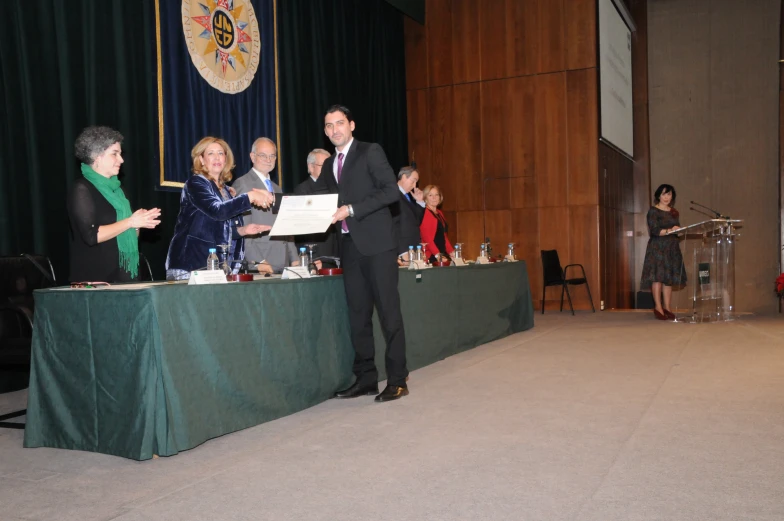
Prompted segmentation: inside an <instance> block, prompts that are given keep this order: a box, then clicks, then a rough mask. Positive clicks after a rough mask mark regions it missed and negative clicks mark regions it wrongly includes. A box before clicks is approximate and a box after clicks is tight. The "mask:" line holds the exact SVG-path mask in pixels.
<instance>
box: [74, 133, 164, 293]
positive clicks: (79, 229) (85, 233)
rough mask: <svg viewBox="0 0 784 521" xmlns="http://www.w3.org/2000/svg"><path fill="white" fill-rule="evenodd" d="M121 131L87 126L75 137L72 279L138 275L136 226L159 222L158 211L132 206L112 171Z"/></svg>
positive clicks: (152, 225)
mask: <svg viewBox="0 0 784 521" xmlns="http://www.w3.org/2000/svg"><path fill="white" fill-rule="evenodd" d="M122 140H123V136H122V134H120V133H119V132H117V131H116V130H114V129H111V128H109V127H88V128H86V129H84V131H82V133H81V134H80V135H79V137H78V138H77V139H76V144H75V146H74V148H75V151H76V157H77V158H78V159H79V160H80V161H81V162H82V176H81V177H80V178H79V179H77V180H76V181H75V182H74V184H73V186H72V187H71V191H70V193H69V194H68V218H69V219H70V221H71V273H70V276H69V280H70V281H71V282H88V281H89V282H130V281H133V280H137V279H138V275H139V245H138V235H139V229H140V228H155V227H156V226H158V224H160V222H161V221H160V220H159V218H160V216H161V211H160V209H158V208H153V209H152V210H145V209H140V210H136V211H135V212H133V213H131V205H130V203H129V202H128V199H126V197H125V193H124V192H123V190H122V188H121V187H120V180H119V179H118V178H117V175H118V174H119V173H120V165H122V164H123V158H122V148H121V146H120V145H121V143H122Z"/></svg>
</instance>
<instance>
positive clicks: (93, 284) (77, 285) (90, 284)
mask: <svg viewBox="0 0 784 521" xmlns="http://www.w3.org/2000/svg"><path fill="white" fill-rule="evenodd" d="M109 285H110V284H109V283H108V282H71V287H72V288H74V289H76V288H97V287H101V286H109Z"/></svg>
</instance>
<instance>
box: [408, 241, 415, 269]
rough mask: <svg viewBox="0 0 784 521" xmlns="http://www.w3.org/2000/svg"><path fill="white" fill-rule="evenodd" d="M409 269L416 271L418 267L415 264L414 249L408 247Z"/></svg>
mask: <svg viewBox="0 0 784 521" xmlns="http://www.w3.org/2000/svg"><path fill="white" fill-rule="evenodd" d="M408 269H410V270H415V269H416V265H415V264H414V247H413V246H409V247H408Z"/></svg>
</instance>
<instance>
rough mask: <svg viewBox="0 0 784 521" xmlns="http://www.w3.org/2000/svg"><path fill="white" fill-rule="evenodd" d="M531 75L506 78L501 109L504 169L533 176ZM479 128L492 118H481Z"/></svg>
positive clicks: (533, 91)
mask: <svg viewBox="0 0 784 521" xmlns="http://www.w3.org/2000/svg"><path fill="white" fill-rule="evenodd" d="M535 81H536V80H535V78H534V77H532V76H527V77H521V78H512V79H511V80H508V88H507V91H506V94H507V107H506V111H505V112H504V115H505V117H506V118H507V121H508V123H507V124H506V125H505V128H506V130H507V132H508V134H507V137H508V140H509V147H508V157H509V164H508V171H507V172H506V175H510V176H512V177H533V176H534V164H535V162H534V150H535V143H536V141H535V140H536V137H535V135H536V134H535V129H536V98H535V85H536V83H535ZM483 123H484V125H483V128H485V129H486V128H487V126H488V125H491V124H492V122H489V121H483Z"/></svg>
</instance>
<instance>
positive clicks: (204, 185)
mask: <svg viewBox="0 0 784 521" xmlns="http://www.w3.org/2000/svg"><path fill="white" fill-rule="evenodd" d="M223 189H224V190H228V189H227V188H226V187H224V188H223ZM226 193H227V196H228V191H227V192H226ZM228 197H229V199H227V200H225V201H224V200H223V198H222V197H221V194H220V191H219V190H218V187H217V186H216V185H215V183H213V182H212V181H210V180H209V179H207V178H206V177H203V176H200V175H193V176H191V178H190V179H188V180H187V181H186V182H185V186H183V187H182V192H181V193H180V213H179V215H178V216H177V224H176V225H175V227H174V237H172V240H171V243H169V254H168V255H167V257H166V269H167V270H169V269H180V270H186V271H193V270H197V269H203V268H204V267H205V266H206V265H207V255H209V249H210V248H217V246H218V244H231V251H232V254H233V255H232V256H233V258H234V259H235V260H239V259H242V253H243V252H242V246H243V241H242V237H240V235H239V234H238V233H237V227H238V226H242V225H243V223H242V216H241V214H242V213H243V212H247V211H249V210H250V208H251V204H250V199H249V198H248V195H247V194H243V195H240V196H238V197H235V198H233V199H231V198H230V197H231V196H228Z"/></svg>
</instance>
